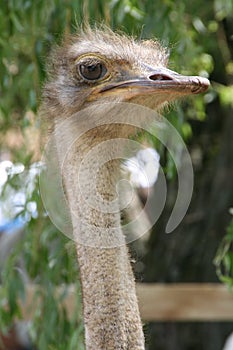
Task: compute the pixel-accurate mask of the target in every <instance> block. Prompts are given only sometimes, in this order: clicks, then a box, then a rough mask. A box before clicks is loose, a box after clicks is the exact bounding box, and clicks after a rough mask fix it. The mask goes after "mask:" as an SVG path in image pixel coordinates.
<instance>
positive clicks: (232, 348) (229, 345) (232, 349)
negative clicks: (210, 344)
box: [223, 333, 233, 350]
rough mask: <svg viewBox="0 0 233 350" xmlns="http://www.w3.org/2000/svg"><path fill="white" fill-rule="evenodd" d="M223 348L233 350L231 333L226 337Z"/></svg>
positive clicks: (232, 335) (232, 334)
mask: <svg viewBox="0 0 233 350" xmlns="http://www.w3.org/2000/svg"><path fill="white" fill-rule="evenodd" d="M223 350H233V333H231V334H230V336H229V337H228V338H227V340H226V343H225V345H224V347H223Z"/></svg>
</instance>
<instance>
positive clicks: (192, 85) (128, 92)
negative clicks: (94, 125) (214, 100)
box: [99, 67, 210, 100]
mask: <svg viewBox="0 0 233 350" xmlns="http://www.w3.org/2000/svg"><path fill="white" fill-rule="evenodd" d="M209 85H210V83H209V80H208V79H206V78H202V77H199V76H184V75H181V74H178V73H176V72H174V71H172V70H170V69H167V68H164V67H159V68H156V69H152V68H151V70H149V72H148V70H147V74H143V75H140V74H139V75H138V76H135V77H132V76H131V77H130V78H129V79H125V80H121V81H117V82H112V83H111V82H109V81H108V82H106V83H105V86H102V87H101V88H100V90H99V92H100V93H104V94H105V93H107V94H112V93H113V94H114V95H115V94H116V93H118V94H119V93H121V92H122V93H123V94H124V97H125V100H128V99H131V98H134V97H137V96H143V95H147V94H149V95H157V94H159V95H164V100H170V99H173V98H176V97H179V96H183V95H188V94H198V93H201V92H205V91H206V90H207V89H208V87H209ZM169 95H171V98H169ZM165 97H166V98H165Z"/></svg>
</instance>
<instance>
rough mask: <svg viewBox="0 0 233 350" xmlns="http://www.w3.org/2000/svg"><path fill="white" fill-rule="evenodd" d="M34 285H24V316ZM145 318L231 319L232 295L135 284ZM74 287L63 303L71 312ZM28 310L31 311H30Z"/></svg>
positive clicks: (220, 289) (222, 290)
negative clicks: (25, 294)
mask: <svg viewBox="0 0 233 350" xmlns="http://www.w3.org/2000/svg"><path fill="white" fill-rule="evenodd" d="M34 292H35V286H33V285H30V286H28V288H27V298H26V303H25V305H24V306H23V310H24V317H25V319H30V318H31V317H32V314H33V310H32V305H34V302H32V300H33V295H34ZM137 295H138V300H139V307H140V312H141V316H142V318H143V320H145V321H233V295H232V294H231V293H230V292H229V291H228V290H227V288H226V287H225V286H223V285H221V284H217V283H216V284H189V283H187V284H146V283H145V284H144V283H143V284H137ZM75 297H76V296H75V290H74V288H73V287H72V286H70V287H69V291H68V293H67V297H66V299H65V300H64V305H65V307H66V309H67V311H68V314H72V312H73V309H74V307H73V305H74V300H75ZM30 310H31V312H30Z"/></svg>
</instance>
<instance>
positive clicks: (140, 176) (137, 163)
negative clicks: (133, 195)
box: [125, 148, 160, 188]
mask: <svg viewBox="0 0 233 350" xmlns="http://www.w3.org/2000/svg"><path fill="white" fill-rule="evenodd" d="M159 161H160V155H159V154H158V152H157V151H156V150H155V149H153V148H146V149H143V150H140V151H138V153H137V155H136V157H132V158H129V159H128V160H127V161H126V163H125V165H126V166H127V168H128V170H129V171H130V173H131V175H130V180H131V181H132V182H133V183H134V184H135V186H136V187H143V188H146V187H152V186H153V185H154V183H155V182H156V180H157V178H158V173H159V167H160V163H159Z"/></svg>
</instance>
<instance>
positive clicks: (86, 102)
mask: <svg viewBox="0 0 233 350" xmlns="http://www.w3.org/2000/svg"><path fill="white" fill-rule="evenodd" d="M167 60H168V55H167V51H166V50H165V49H164V48H163V47H162V46H161V45H160V44H159V43H158V42H157V41H151V40H145V41H136V40H134V39H132V38H130V37H127V36H125V35H122V34H118V33H114V32H112V31H111V30H110V29H108V28H104V29H103V28H94V29H90V28H87V29H84V30H80V32H79V33H78V34H76V35H74V36H72V37H71V38H69V39H66V40H65V41H64V43H63V45H61V46H60V47H59V48H56V49H55V50H54V52H53V53H52V55H51V60H50V64H49V65H48V81H47V83H46V84H45V87H44V92H43V105H42V110H43V113H45V114H46V117H47V120H49V121H50V122H51V124H52V130H53V132H55V138H56V147H57V157H58V162H60V168H61V173H62V174H61V175H62V181H63V184H64V191H65V196H66V199H67V202H68V206H69V208H70V212H71V220H72V227H73V234H74V240H75V242H76V250H77V259H78V263H79V268H80V278H81V286H82V299H83V314H84V328H85V345H86V349H88V350H111V349H112V350H113V349H125V350H126V349H128V350H142V349H145V344H144V336H143V330H142V322H141V318H140V314H139V309H138V302H137V296H136V291H135V280H134V275H133V271H132V267H131V261H130V257H129V253H128V248H127V244H126V242H125V236H124V234H123V232H122V230H121V227H120V221H121V217H120V209H119V208H118V209H119V210H117V206H120V204H119V202H118V200H117V198H116V186H117V183H118V180H119V177H120V160H119V159H116V157H114V146H112V144H110V146H109V144H108V141H109V140H111V139H116V138H118V139H121V138H128V137H130V136H131V135H133V134H135V133H136V132H137V130H136V129H135V128H134V127H133V126H131V125H123V126H122V124H121V123H119V124H118V123H111V113H114V108H112V107H106V110H105V107H104V106H105V103H109V102H112V103H113V104H114V106H115V105H117V104H118V103H121V102H130V103H132V104H134V105H143V106H147V107H150V108H152V109H154V110H155V109H156V110H158V109H160V108H161V106H163V105H164V104H165V103H166V102H169V101H171V100H174V99H175V98H177V97H181V96H184V95H188V94H195V93H201V92H204V91H205V90H206V89H207V87H208V85H209V82H208V80H207V79H205V78H200V77H186V76H181V75H179V74H178V73H176V72H173V71H171V70H169V69H168V68H166V66H167ZM82 111H83V113H84V116H83V115H82V114H80V112H82ZM95 113H96V114H97V116H98V115H101V113H102V115H104V118H105V122H104V123H103V125H102V126H99V125H95V121H96V119H95V118H94V114H95ZM115 113H116V112H115ZM70 116H75V117H74V118H73V121H74V123H71V124H69V122H68V126H64V127H63V126H62V125H65V124H64V122H65V121H68V120H69V118H70ZM79 118H80V119H79ZM97 119H98V117H97ZM92 121H93V125H92ZM82 123H84V124H85V123H89V128H88V130H87V131H86V132H85V133H83V134H82V135H81V136H79V137H78V138H77V140H76V141H75V142H73V143H72V145H69V146H70V147H69V152H67V155H66V159H65V161H64V159H62V157H61V156H60V154H61V153H62V151H63V148H64V147H65V146H66V143H68V142H69V139H70V138H72V137H73V136H74V135H75V134H76V132H77V131H78V128H79V125H81V124H82ZM76 126H77V128H76ZM61 130H62V131H61ZM101 143H102V144H103V145H105V147H104V148H101V149H100V150H99V152H97V153H95V157H93V158H92V159H91V158H90V159H89V160H87V159H88V157H89V152H90V151H91V150H92V149H94V148H95V147H96V146H97V145H98V144H101ZM103 154H104V155H105V156H106V157H107V158H108V159H109V160H108V161H107V162H105V164H102V163H101V162H102V160H101V156H103ZM63 161H64V162H63ZM81 165H82V166H83V176H81V180H80V178H78V175H77V174H78V169H80V166H81ZM93 168H94V169H97V168H98V173H96V174H95V171H93ZM80 181H81V187H82V190H81V189H80V186H79V185H80ZM93 182H95V183H96V188H95V189H96V192H98V195H99V198H100V202H101V200H102V201H103V204H104V203H105V202H106V201H107V202H114V210H110V211H109V212H106V210H100V209H99V207H97V208H95V206H92V205H89V203H88V200H89V197H90V196H91V195H92V189H93V188H92V184H93ZM102 232H105V233H102ZM106 232H107V234H106ZM108 235H109V236H108ZM105 240H106V241H108V243H107V244H106V245H105V244H101V242H102V243H103V242H105ZM111 241H112V242H114V243H113V244H112V245H111V244H110V245H109V242H110V243H111ZM92 242H93V244H92Z"/></svg>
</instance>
